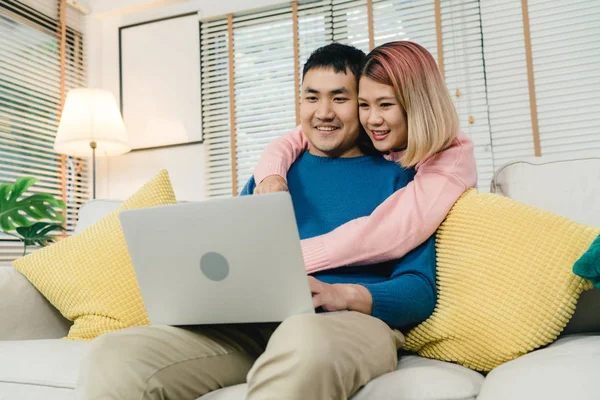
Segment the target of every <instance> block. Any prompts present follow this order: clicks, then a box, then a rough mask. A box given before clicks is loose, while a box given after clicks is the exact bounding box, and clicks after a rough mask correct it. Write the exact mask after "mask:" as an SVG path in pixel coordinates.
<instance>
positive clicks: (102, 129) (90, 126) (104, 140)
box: [54, 88, 131, 157]
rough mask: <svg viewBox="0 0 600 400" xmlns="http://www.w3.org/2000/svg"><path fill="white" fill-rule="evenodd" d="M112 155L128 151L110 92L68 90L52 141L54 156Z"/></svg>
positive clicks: (116, 108) (119, 114) (129, 148)
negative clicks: (56, 131)
mask: <svg viewBox="0 0 600 400" xmlns="http://www.w3.org/2000/svg"><path fill="white" fill-rule="evenodd" d="M91 142H95V143H96V155H98V156H116V155H119V154H123V153H127V152H128V151H130V150H131V147H130V146H129V145H128V143H127V142H128V141H127V133H126V131H125V124H124V123H123V119H122V118H121V113H120V112H119V109H118V107H117V102H116V101H115V98H114V97H113V95H112V93H110V92H109V91H107V90H101V89H87V88H85V89H73V90H71V91H69V94H68V95H67V100H66V101H65V106H64V108H63V112H62V116H61V118H60V124H59V126H58V133H57V134H56V140H55V142H54V150H55V151H56V152H57V153H61V154H67V155H70V156H77V157H86V156H90V155H92V148H91V147H90V143H91Z"/></svg>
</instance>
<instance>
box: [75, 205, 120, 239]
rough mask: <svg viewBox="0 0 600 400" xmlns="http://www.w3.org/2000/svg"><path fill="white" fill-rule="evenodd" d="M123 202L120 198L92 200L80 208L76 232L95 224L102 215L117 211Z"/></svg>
mask: <svg viewBox="0 0 600 400" xmlns="http://www.w3.org/2000/svg"><path fill="white" fill-rule="evenodd" d="M121 203H123V202H122V201H120V200H90V201H88V202H87V203H85V204H84V206H83V207H81V209H80V210H79V221H77V226H76V227H75V233H79V232H81V231H82V230H84V229H85V228H87V227H88V226H90V225H93V224H94V223H96V222H97V221H98V220H100V219H101V218H102V217H105V216H107V215H108V214H110V213H111V212H113V211H115V210H116V209H117V208H119V206H120V205H121Z"/></svg>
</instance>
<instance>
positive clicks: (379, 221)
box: [302, 133, 477, 273]
mask: <svg viewBox="0 0 600 400" xmlns="http://www.w3.org/2000/svg"><path fill="white" fill-rule="evenodd" d="M388 158H392V159H395V158H397V157H395V156H392V157H388ZM476 182H477V170H476V165H475V154H474V152H473V143H472V142H471V140H470V139H469V138H468V137H466V136H465V135H464V134H462V133H460V134H459V136H458V138H457V139H456V140H455V141H454V142H453V144H452V145H451V146H450V147H449V148H448V149H446V150H444V151H443V152H440V153H438V154H436V155H435V156H433V157H431V158H429V159H427V160H425V161H424V162H422V163H420V164H419V165H417V173H416V175H415V178H414V180H413V181H412V182H410V183H409V184H408V185H407V186H406V187H405V188H402V189H400V190H398V191H397V192H395V193H394V194H392V195H391V196H390V197H388V198H387V199H386V200H385V201H384V202H383V203H381V204H380V205H379V207H377V208H376V209H375V210H374V211H373V213H372V214H371V215H369V216H366V217H362V218H357V219H354V220H352V221H349V222H347V223H345V224H344V225H342V226H340V227H338V228H337V229H335V230H333V231H331V232H329V233H327V234H325V235H321V236H316V237H313V238H310V239H305V240H303V241H302V254H303V257H304V263H305V265H306V269H307V272H308V273H312V272H317V271H322V270H326V269H331V268H337V267H341V266H345V265H367V264H375V263H378V262H383V261H388V260H393V259H396V258H400V257H402V256H404V255H405V254H406V253H408V252H409V251H411V250H412V249H414V248H415V247H417V246H418V245H420V244H421V243H423V242H424V241H425V240H426V239H428V238H429V237H430V236H431V235H432V234H433V233H434V232H435V231H436V229H437V228H438V227H439V226H440V224H441V223H442V221H443V220H444V218H446V215H447V214H448V212H449V211H450V209H451V208H452V206H453V205H454V203H455V202H456V200H458V198H459V197H460V196H461V194H462V193H463V192H464V191H465V190H466V189H468V188H470V187H474V186H475V184H476Z"/></svg>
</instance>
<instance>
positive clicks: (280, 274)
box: [119, 192, 314, 325]
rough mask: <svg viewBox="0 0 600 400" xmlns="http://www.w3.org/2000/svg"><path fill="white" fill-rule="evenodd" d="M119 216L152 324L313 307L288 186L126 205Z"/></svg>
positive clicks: (236, 318)
mask: <svg viewBox="0 0 600 400" xmlns="http://www.w3.org/2000/svg"><path fill="white" fill-rule="evenodd" d="M119 218H120V221H121V226H122V227H123V232H124V234H125V240H126V242H127V247H128V249H129V254H130V256H131V260H132V262H133V267H134V270H135V273H136V275H137V279H138V283H139V286H140V290H141V293H142V298H143V300H144V304H145V306H146V311H147V312H148V317H149V319H150V322H151V323H152V324H156V325H200V324H225V323H249V322H280V321H283V320H284V319H286V318H287V317H290V316H292V315H296V314H302V313H314V309H313V306H312V298H311V294H310V290H309V288H308V279H307V275H306V270H305V267H304V262H303V259H302V252H301V249H300V238H299V235H298V229H297V226H296V219H295V217H294V209H293V207H292V201H291V197H290V195H289V193H287V192H280V193H271V194H264V195H255V196H243V197H234V198H226V199H215V200H208V201H202V202H193V203H180V204H175V205H168V206H160V207H152V208H143V209H135V210H127V211H122V212H120V213H119Z"/></svg>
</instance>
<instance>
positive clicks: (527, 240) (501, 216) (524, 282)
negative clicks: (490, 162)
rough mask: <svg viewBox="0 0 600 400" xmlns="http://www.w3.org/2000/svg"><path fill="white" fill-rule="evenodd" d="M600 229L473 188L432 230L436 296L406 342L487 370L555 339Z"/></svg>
mask: <svg viewBox="0 0 600 400" xmlns="http://www.w3.org/2000/svg"><path fill="white" fill-rule="evenodd" d="M599 233H600V229H594V228H592V227H589V226H585V225H581V224H578V223H576V222H573V221H571V220H569V219H567V218H563V217H560V216H558V215H556V214H553V213H550V212H546V211H542V210H539V209H536V208H534V207H531V206H527V205H525V204H522V203H519V202H516V201H514V200H511V199H508V198H506V197H502V196H498V195H493V194H479V193H477V191H476V190H474V189H472V190H470V191H468V192H467V193H465V194H464V195H463V196H462V197H461V198H460V199H459V200H458V202H457V203H456V204H455V205H454V207H453V208H452V210H451V211H450V213H449V214H448V217H447V218H446V220H445V221H444V223H443V224H442V226H441V227H440V229H439V231H438V234H437V284H438V302H437V305H436V307H435V310H434V312H433V314H432V315H431V317H430V318H429V319H427V320H426V321H424V322H423V323H421V324H420V325H419V326H417V327H416V328H414V329H412V330H411V331H409V332H408V333H407V335H406V349H407V350H411V351H417V352H418V353H419V354H421V355H423V356H425V357H430V358H436V359H439V360H444V361H454V362H457V363H459V364H462V365H464V366H466V367H469V368H472V369H475V370H481V371H489V370H491V369H492V368H494V367H496V366H498V365H500V364H502V363H504V362H507V361H510V360H512V359H514V358H516V357H518V356H520V355H523V354H525V353H527V352H529V351H532V350H534V349H536V348H538V347H540V346H543V345H546V344H548V343H550V342H552V341H553V340H555V339H556V338H557V336H558V335H559V334H560V332H561V331H562V330H563V328H564V327H565V325H566V324H567V322H568V321H569V319H570V318H571V316H572V315H573V312H574V311H575V306H576V304H577V300H578V298H579V295H580V294H581V292H582V291H584V290H587V289H590V288H592V285H591V284H590V282H588V281H585V280H583V279H582V278H580V277H578V276H576V275H574V274H573V272H572V268H573V264H574V263H575V261H577V260H578V259H579V257H581V255H582V254H583V253H585V251H586V250H587V249H588V248H589V247H590V245H591V244H592V242H593V241H594V239H595V238H596V237H597V236H598V234H599Z"/></svg>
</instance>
